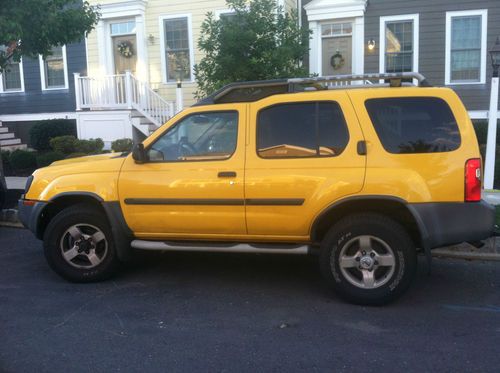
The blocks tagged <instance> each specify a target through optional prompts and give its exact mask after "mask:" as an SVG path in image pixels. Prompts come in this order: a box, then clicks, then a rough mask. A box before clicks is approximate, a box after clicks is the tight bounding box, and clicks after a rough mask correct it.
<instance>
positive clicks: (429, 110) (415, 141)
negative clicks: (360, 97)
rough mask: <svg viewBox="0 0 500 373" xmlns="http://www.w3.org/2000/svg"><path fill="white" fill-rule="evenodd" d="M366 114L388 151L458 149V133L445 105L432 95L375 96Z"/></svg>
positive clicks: (411, 151) (414, 151)
mask: <svg viewBox="0 0 500 373" xmlns="http://www.w3.org/2000/svg"><path fill="white" fill-rule="evenodd" d="M365 105H366V109H367V111H368V115H369V116H370V119H371V121H372V123H373V126H374V127H375V131H376V132H377V135H378V137H379V139H380V142H381V143H382V146H383V147H384V148H385V150H387V151H388V152H389V153H395V154H410V153H437V152H448V151H453V150H456V149H458V147H459V146H460V133H459V130H458V126H457V121H456V119H455V117H454V116H453V113H452V112H451V109H450V107H449V106H448V104H447V103H446V102H445V101H443V100H441V99H439V98H435V97H404V98H377V99H370V100H367V101H366V104H365Z"/></svg>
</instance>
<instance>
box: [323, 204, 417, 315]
mask: <svg viewBox="0 0 500 373" xmlns="http://www.w3.org/2000/svg"><path fill="white" fill-rule="evenodd" d="M320 267H321V272H322V274H323V276H324V277H325V278H326V280H327V281H328V282H329V283H330V284H331V285H332V286H333V288H334V289H335V290H336V292H337V293H338V294H339V295H340V296H342V297H343V298H345V299H347V300H349V301H351V302H353V303H357V304H364V305H381V304H385V303H388V302H390V301H392V300H394V299H396V298H397V297H399V296H400V295H401V294H402V293H403V292H404V291H405V290H406V289H407V288H408V286H409V285H410V284H411V282H412V280H413V278H414V277H415V272H416V267H417V257H416V249H415V244H414V243H413V241H412V239H411V237H410V236H409V234H408V233H407V231H406V230H405V229H404V228H403V227H402V226H401V225H400V224H399V223H397V222H395V221H394V220H392V219H390V218H388V217H386V216H383V215H379V214H372V213H366V214H358V215H352V216H348V217H346V218H344V219H342V220H341V221H339V222H338V223H337V224H335V225H334V226H333V227H332V228H331V229H330V231H329V232H328V233H327V235H326V236H325V238H324V240H323V242H322V244H321V253H320Z"/></svg>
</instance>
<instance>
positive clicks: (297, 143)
mask: <svg viewBox="0 0 500 373" xmlns="http://www.w3.org/2000/svg"><path fill="white" fill-rule="evenodd" d="M348 142H349V133H348V131H347V125H346V122H345V119H344V115H343V114H342V110H341V109H340V105H339V104H338V103H336V102H331V101H329V102H304V103H294V104H282V105H274V106H271V107H269V108H265V109H263V110H261V111H260V112H259V116H258V119H257V153H258V155H259V156H260V157H262V158H304V157H332V156H336V155H339V154H340V153H342V152H343V151H344V149H345V147H346V146H347V143H348Z"/></svg>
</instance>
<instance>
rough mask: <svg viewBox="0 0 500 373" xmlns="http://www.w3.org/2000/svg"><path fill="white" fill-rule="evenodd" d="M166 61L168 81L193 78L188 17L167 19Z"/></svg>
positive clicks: (165, 23) (164, 24)
mask: <svg viewBox="0 0 500 373" xmlns="http://www.w3.org/2000/svg"><path fill="white" fill-rule="evenodd" d="M163 27H164V32H165V61H166V70H167V71H166V73H167V81H168V82H172V81H173V82H175V81H177V80H188V81H189V80H191V63H192V61H191V46H190V40H189V34H190V33H189V22H188V18H187V17H180V18H172V19H165V20H164V21H163Z"/></svg>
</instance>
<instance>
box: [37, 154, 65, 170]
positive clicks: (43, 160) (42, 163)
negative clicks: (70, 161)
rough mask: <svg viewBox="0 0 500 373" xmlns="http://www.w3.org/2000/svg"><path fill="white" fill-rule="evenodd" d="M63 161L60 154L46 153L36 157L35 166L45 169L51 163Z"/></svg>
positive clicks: (62, 155) (62, 156)
mask: <svg viewBox="0 0 500 373" xmlns="http://www.w3.org/2000/svg"><path fill="white" fill-rule="evenodd" d="M61 159H64V154H63V153H61V152H47V153H42V154H39V155H37V157H36V165H37V166H38V167H47V166H49V165H50V164H51V163H52V162H55V161H59V160H61Z"/></svg>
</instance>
